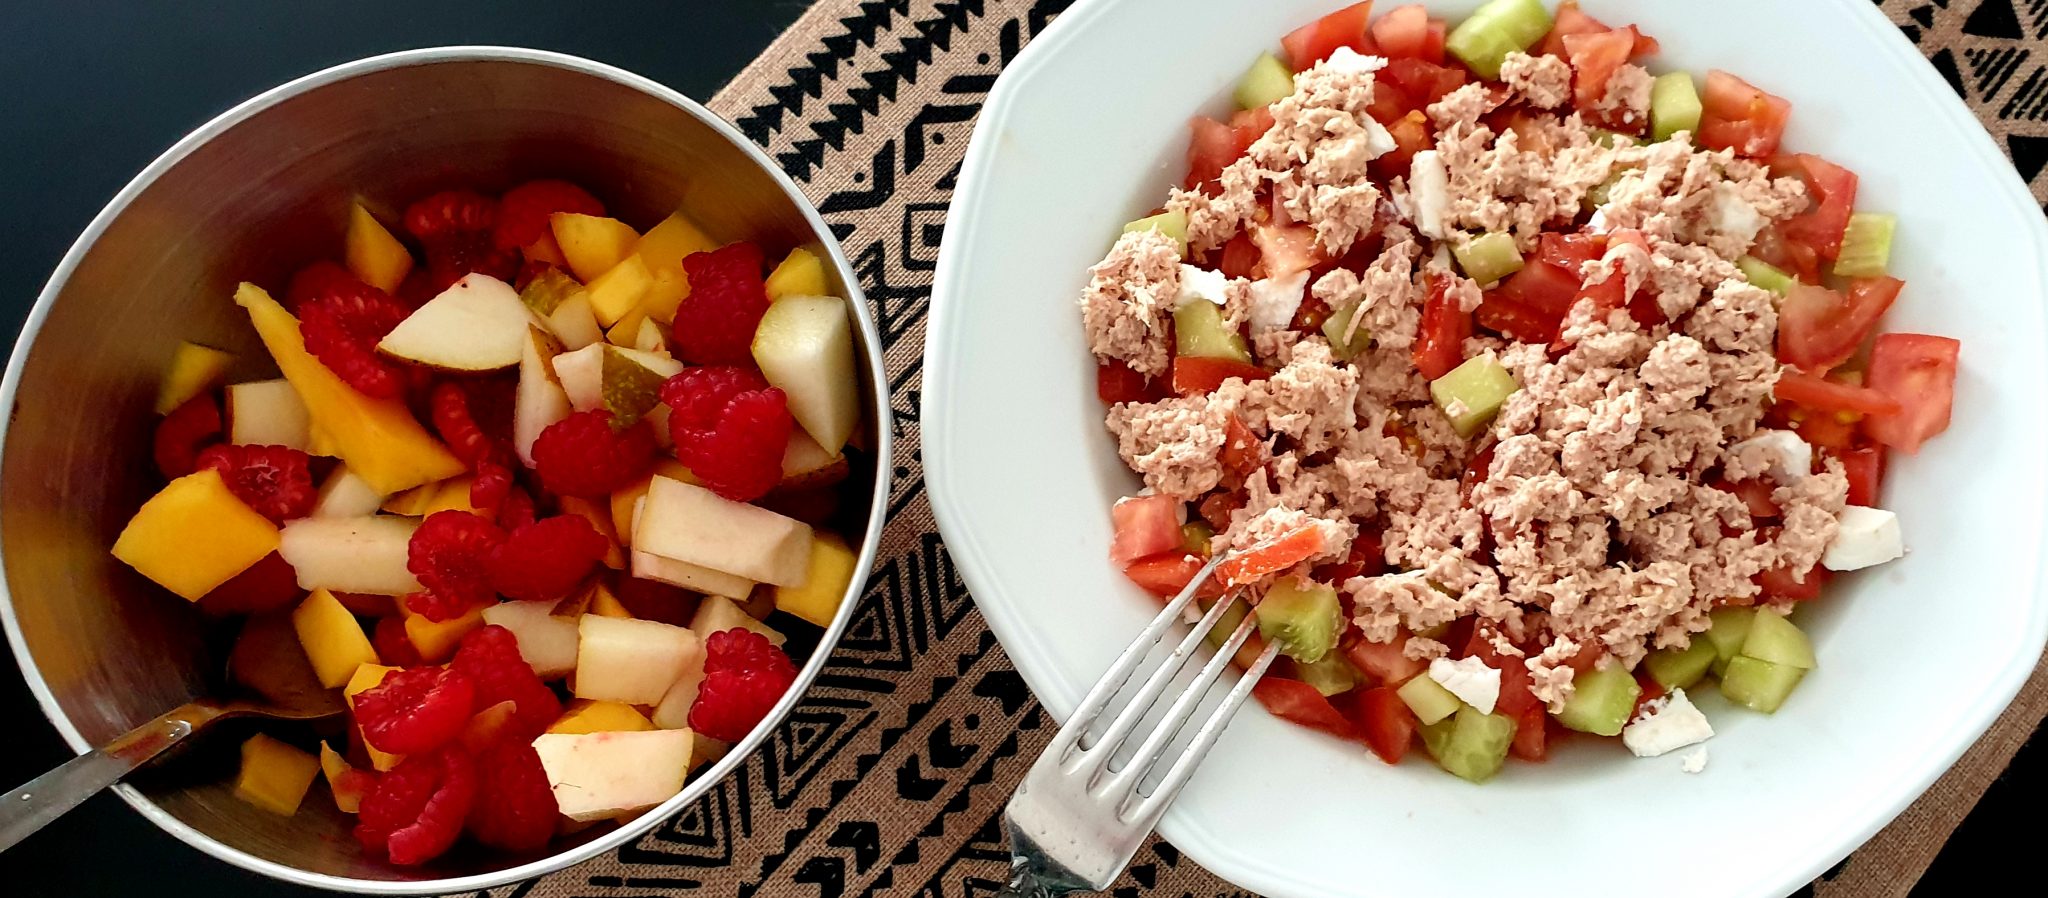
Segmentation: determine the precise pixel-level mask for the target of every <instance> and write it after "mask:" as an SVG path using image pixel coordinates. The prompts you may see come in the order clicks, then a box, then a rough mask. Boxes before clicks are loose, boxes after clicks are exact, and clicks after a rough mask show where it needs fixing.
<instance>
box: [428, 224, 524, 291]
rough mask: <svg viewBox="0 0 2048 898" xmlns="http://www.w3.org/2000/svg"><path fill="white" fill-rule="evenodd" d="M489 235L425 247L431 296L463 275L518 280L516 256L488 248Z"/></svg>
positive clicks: (479, 235)
mask: <svg viewBox="0 0 2048 898" xmlns="http://www.w3.org/2000/svg"><path fill="white" fill-rule="evenodd" d="M490 241H491V238H490V235H488V234H474V235H470V236H466V237H462V238H459V239H452V240H447V241H443V242H440V243H429V244H427V281H426V286H427V289H428V290H429V291H430V294H431V295H430V296H429V297H428V298H430V299H431V298H432V297H433V296H437V295H439V294H440V293H441V291H443V290H446V289H448V288H449V286H451V285H453V284H454V283H455V282H456V281H459V280H462V278H463V276H464V275H468V274H484V275H489V276H491V277H494V278H497V279H498V280H501V281H510V280H512V279H514V278H516V277H518V276H519V256H518V255H517V254H514V253H508V252H502V251H500V250H498V249H497V248H495V247H493V246H491V242H490Z"/></svg>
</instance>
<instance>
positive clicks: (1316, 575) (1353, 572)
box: [1309, 527, 1387, 583]
mask: <svg viewBox="0 0 2048 898" xmlns="http://www.w3.org/2000/svg"><path fill="white" fill-rule="evenodd" d="M1386 572H1387V550H1386V546H1385V544H1384V543H1382V542H1381V539H1380V532H1379V531H1378V530H1374V529H1372V528H1369V527H1367V528H1361V529H1360V530H1359V531H1358V538H1356V539H1353V540H1352V541H1351V552H1350V553H1349V554H1347V555H1345V556H1344V560H1343V561H1334V562H1330V563H1328V564H1319V565H1316V567H1315V569H1314V570H1312V571H1310V572H1309V577H1310V578H1311V579H1313V580H1315V581H1316V582H1318V583H1343V582H1344V581H1346V580H1349V579H1351V578H1353V577H1377V576H1379V575H1381V574H1384V573H1386Z"/></svg>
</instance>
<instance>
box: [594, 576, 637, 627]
mask: <svg viewBox="0 0 2048 898" xmlns="http://www.w3.org/2000/svg"><path fill="white" fill-rule="evenodd" d="M583 613H585V614H595V615H597V616H598V617H611V618H618V619H619V620H632V619H633V612H631V611H628V610H626V604H625V603H624V602H621V601H619V596H618V593H615V592H612V591H611V588H610V587H607V586H605V585H604V582H603V581H599V582H596V583H592V584H590V604H588V605H587V606H585V607H584V610H583Z"/></svg>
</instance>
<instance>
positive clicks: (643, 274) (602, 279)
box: [583, 256, 654, 342]
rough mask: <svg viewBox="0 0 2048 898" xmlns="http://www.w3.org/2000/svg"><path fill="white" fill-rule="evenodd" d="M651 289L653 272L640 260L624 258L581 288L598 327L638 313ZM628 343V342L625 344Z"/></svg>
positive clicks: (629, 257)
mask: <svg viewBox="0 0 2048 898" xmlns="http://www.w3.org/2000/svg"><path fill="white" fill-rule="evenodd" d="M652 286H654V272H652V271H650V270H648V268H647V263H646V262H644V261H642V260H641V259H640V257H639V256H627V257H626V258H624V259H622V260H620V261H619V264H617V265H613V266H612V267H611V268H609V269H606V270H605V272H604V273H603V274H601V275H598V276H597V278H596V279H595V280H592V281H591V282H590V283H588V284H586V285H585V286H584V288H583V289H584V291H585V292H586V293H588V294H589V295H590V309H591V311H593V312H596V313H597V323H598V324H601V325H604V326H605V327H611V326H613V325H616V324H618V323H619V322H620V321H622V320H624V319H625V318H626V316H628V315H631V314H634V313H636V312H638V311H639V310H640V300H641V298H642V297H644V296H646V295H647V291H648V289H649V288H650V287H652ZM628 342H631V341H628Z"/></svg>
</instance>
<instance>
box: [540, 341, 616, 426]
mask: <svg viewBox="0 0 2048 898" xmlns="http://www.w3.org/2000/svg"><path fill="white" fill-rule="evenodd" d="M604 352H605V344H603V343H593V344H591V345H589V346H585V347H583V348H582V349H575V350H570V351H569V352H564V353H562V354H560V355H557V356H555V358H554V361H553V362H552V363H551V364H552V365H553V367H554V369H555V380H556V381H557V382H559V383H561V385H562V392H563V395H565V396H566V397H567V398H568V400H569V407H570V408H572V409H575V410H576V411H579V412H587V411H590V410H591V409H594V408H597V407H598V406H599V405H601V404H603V402H604Z"/></svg>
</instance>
